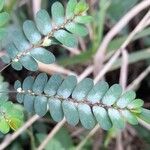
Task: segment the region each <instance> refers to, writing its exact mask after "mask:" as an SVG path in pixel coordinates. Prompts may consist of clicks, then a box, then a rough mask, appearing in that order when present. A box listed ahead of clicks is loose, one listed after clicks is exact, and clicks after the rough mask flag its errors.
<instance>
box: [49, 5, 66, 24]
mask: <svg viewBox="0 0 150 150" xmlns="http://www.w3.org/2000/svg"><path fill="white" fill-rule="evenodd" d="M51 11H52V19H53V21H54V22H55V23H56V24H57V25H60V24H63V22H64V14H65V13H64V7H63V5H62V4H61V3H60V2H55V3H54V4H53V5H52V8H51Z"/></svg>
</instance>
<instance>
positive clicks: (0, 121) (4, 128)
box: [0, 117, 10, 134]
mask: <svg viewBox="0 0 150 150" xmlns="http://www.w3.org/2000/svg"><path fill="white" fill-rule="evenodd" d="M9 130H10V127H9V125H8V123H7V122H6V120H5V118H3V117H0V132H2V133H3V134H6V133H8V132H9Z"/></svg>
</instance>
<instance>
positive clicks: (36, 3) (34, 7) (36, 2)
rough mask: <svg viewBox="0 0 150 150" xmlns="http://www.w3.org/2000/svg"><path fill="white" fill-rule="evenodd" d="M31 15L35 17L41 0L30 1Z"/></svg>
mask: <svg viewBox="0 0 150 150" xmlns="http://www.w3.org/2000/svg"><path fill="white" fill-rule="evenodd" d="M32 7H33V15H34V17H35V15H36V13H37V12H38V11H39V10H40V9H41V0H36V1H35V0H32Z"/></svg>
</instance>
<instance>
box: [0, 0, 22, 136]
mask: <svg viewBox="0 0 150 150" xmlns="http://www.w3.org/2000/svg"><path fill="white" fill-rule="evenodd" d="M3 6H4V0H0V11H1V10H2V9H3ZM8 20H9V14H8V13H7V12H1V13H0V41H1V40H2V39H3V38H4V37H5V34H6V29H5V27H4V26H5V24H6V23H7V22H8ZM8 92H9V91H8V83H7V82H4V81H3V77H2V76H1V75H0V132H2V133H3V134H6V133H8V132H9V131H10V129H12V130H17V129H18V128H19V127H20V126H21V125H22V123H23V112H22V110H21V109H20V108H19V107H18V106H17V105H15V104H13V103H12V102H10V101H8V99H9V97H8Z"/></svg>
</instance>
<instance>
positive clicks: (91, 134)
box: [76, 125, 99, 150]
mask: <svg viewBox="0 0 150 150" xmlns="http://www.w3.org/2000/svg"><path fill="white" fill-rule="evenodd" d="M98 129H99V125H96V126H95V127H94V128H93V129H92V130H91V131H90V132H89V134H88V135H87V136H86V137H85V138H84V140H82V141H81V142H80V143H79V145H78V146H77V147H76V150H81V149H82V147H83V146H84V145H85V143H86V142H87V140H88V139H89V138H91V137H92V136H93V135H94V134H95V133H96V132H97V130H98Z"/></svg>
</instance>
